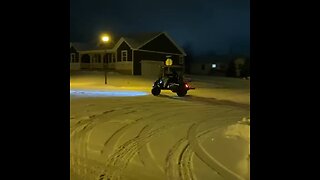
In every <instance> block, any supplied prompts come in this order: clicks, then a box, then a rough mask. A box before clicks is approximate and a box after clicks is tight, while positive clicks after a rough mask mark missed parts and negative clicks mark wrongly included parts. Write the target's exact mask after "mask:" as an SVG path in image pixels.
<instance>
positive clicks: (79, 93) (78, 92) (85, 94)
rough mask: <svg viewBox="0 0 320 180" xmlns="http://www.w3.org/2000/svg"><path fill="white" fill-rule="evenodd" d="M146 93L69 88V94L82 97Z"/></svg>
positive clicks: (139, 93)
mask: <svg viewBox="0 0 320 180" xmlns="http://www.w3.org/2000/svg"><path fill="white" fill-rule="evenodd" d="M147 94H148V93H146V92H140V91H92V90H70V95H73V96H83V97H115V96H117V97H124V96H145V95H147Z"/></svg>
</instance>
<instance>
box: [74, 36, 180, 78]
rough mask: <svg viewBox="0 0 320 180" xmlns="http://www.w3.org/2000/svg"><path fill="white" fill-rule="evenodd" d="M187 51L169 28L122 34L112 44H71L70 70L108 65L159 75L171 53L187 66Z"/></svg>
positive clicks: (125, 71) (174, 62)
mask: <svg viewBox="0 0 320 180" xmlns="http://www.w3.org/2000/svg"><path fill="white" fill-rule="evenodd" d="M185 56H186V53H185V52H184V50H183V49H182V48H181V47H179V46H178V45H177V44H176V43H175V42H174V40H173V39H172V38H171V37H170V36H169V35H168V34H167V33H166V32H157V33H140V34H132V35H126V36H122V37H120V38H118V39H115V40H114V41H113V42H111V43H110V44H96V45H94V44H83V43H71V44H70V70H82V69H104V68H106V69H108V70H115V71H118V72H122V73H127V74H132V75H147V76H150V75H153V76H154V75H158V74H159V71H160V67H159V66H160V65H163V64H164V62H165V60H166V59H167V58H168V57H170V59H172V61H173V65H180V66H183V67H184V57H185Z"/></svg>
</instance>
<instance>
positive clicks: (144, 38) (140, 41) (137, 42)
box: [70, 32, 185, 54]
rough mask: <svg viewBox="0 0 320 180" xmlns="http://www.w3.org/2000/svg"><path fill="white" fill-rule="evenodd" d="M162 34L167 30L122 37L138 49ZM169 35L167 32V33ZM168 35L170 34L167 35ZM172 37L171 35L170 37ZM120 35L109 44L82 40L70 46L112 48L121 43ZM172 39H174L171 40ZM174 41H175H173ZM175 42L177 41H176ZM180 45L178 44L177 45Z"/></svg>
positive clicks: (88, 49)
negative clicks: (83, 41) (82, 41)
mask: <svg viewBox="0 0 320 180" xmlns="http://www.w3.org/2000/svg"><path fill="white" fill-rule="evenodd" d="M161 34H166V33H165V32H143V33H134V34H127V35H124V36H122V38H123V39H124V40H125V41H126V42H127V43H128V44H129V46H130V47H131V48H133V49H138V48H140V47H142V46H143V45H145V44H147V43H148V42H150V41H151V40H153V39H154V38H156V37H158V36H159V35H161ZM166 35H167V34H166ZM167 36H168V35H167ZM168 38H169V39H170V37H168ZM120 39H121V38H120V37H115V38H114V39H113V41H112V42H111V43H107V44H101V45H99V44H97V43H96V44H95V43H81V42H71V43H70V47H71V46H73V47H74V48H76V49H77V50H78V51H91V50H105V49H112V48H114V47H115V45H116V44H118V43H119V40H120ZM171 41H172V40H171ZM173 43H174V42H173ZM174 44H175V43H174ZM176 46H178V45H176ZM177 48H178V49H179V50H180V51H181V52H182V53H183V54H185V52H184V51H183V49H181V48H180V47H177Z"/></svg>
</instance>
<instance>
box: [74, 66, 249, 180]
mask: <svg viewBox="0 0 320 180" xmlns="http://www.w3.org/2000/svg"><path fill="white" fill-rule="evenodd" d="M104 78H105V77H104V73H103V72H99V71H96V72H74V73H73V74H71V76H70V104H71V106H70V110H71V114H70V158H71V159H70V179H71V180H91V179H92V180H96V179H99V180H102V179H104V180H107V179H109V180H111V179H124V180H142V179H155V180H157V179H158V180H163V179H168V180H171V179H172V180H180V179H181V180H182V179H186V180H191V179H199V180H206V179H210V180H211V179H246V180H247V179H250V81H249V80H243V79H236V78H224V77H208V76H191V75H189V76H188V77H187V78H189V79H191V82H190V85H191V86H193V87H195V88H196V89H195V90H190V91H189V92H188V94H187V96H185V97H178V96H177V95H176V94H175V93H172V92H170V91H162V92H161V94H160V95H159V96H157V97H156V96H153V95H152V94H151V93H150V91H151V86H152V84H153V81H155V80H156V79H155V77H151V78H150V77H141V76H130V75H121V74H118V73H111V72H109V73H108V75H107V84H104V82H105V79H104Z"/></svg>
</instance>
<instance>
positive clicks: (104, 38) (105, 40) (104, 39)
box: [101, 35, 110, 84]
mask: <svg viewBox="0 0 320 180" xmlns="http://www.w3.org/2000/svg"><path fill="white" fill-rule="evenodd" d="M101 40H102V42H103V43H105V44H107V43H108V42H109V40H110V38H109V36H108V35H103V36H102V38H101ZM105 52H106V56H105V57H106V59H105V62H104V63H103V67H104V84H107V68H106V63H107V57H108V56H107V47H106V49H105Z"/></svg>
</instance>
